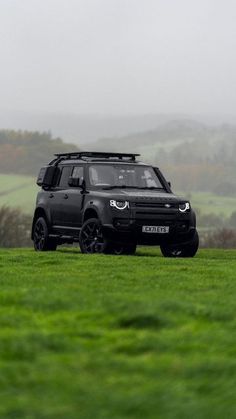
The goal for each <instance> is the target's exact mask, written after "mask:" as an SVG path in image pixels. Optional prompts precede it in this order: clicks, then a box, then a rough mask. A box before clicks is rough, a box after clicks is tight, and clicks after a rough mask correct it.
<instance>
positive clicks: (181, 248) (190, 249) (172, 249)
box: [160, 230, 199, 258]
mask: <svg viewBox="0 0 236 419" xmlns="http://www.w3.org/2000/svg"><path fill="white" fill-rule="evenodd" d="M198 247H199V236H198V232H197V230H196V231H195V234H194V236H193V238H192V240H191V241H190V242H188V243H186V244H181V243H180V244H168V245H166V244H163V245H161V246H160V248H161V252H162V254H163V256H165V257H169V258H170V257H172V258H192V257H194V256H195V255H196V253H197V251H198Z"/></svg>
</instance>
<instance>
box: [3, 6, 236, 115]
mask: <svg viewBox="0 0 236 419" xmlns="http://www.w3.org/2000/svg"><path fill="white" fill-rule="evenodd" d="M235 51H236V1H235V0H0V57H1V61H0V75H1V77H0V97H1V102H0V109H2V110H3V109H6V110H25V111H43V112H45V111H46V112H68V113H69V112H73V113H83V114H84V113H102V114H125V113H149V112H152V113H169V112H180V113H181V112H187V113H199V112H200V113H204V112H207V113H224V114H226V113H230V114H235V109H236V94H235V92H236V56H235Z"/></svg>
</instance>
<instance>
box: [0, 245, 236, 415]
mask: <svg viewBox="0 0 236 419" xmlns="http://www.w3.org/2000/svg"><path fill="white" fill-rule="evenodd" d="M235 271H236V251H222V250H214V251H213V250H212V251H210V250H201V251H200V252H199V254H198V256H197V257H196V258H194V259H192V260H184V259H176V260H175V259H173V260H171V259H164V258H162V257H161V256H160V254H159V251H158V250H156V249H150V248H146V249H144V248H143V249H139V250H138V253H137V255H136V256H126V257H125V256H105V255H93V256H88V255H81V254H80V253H79V252H78V251H77V249H73V248H71V249H61V250H59V251H57V252H55V253H53V252H50V253H45V254H43V253H41V254H37V253H35V252H34V251H33V250H31V249H28V250H24V249H23V250H1V251H0V282H1V293H0V417H1V418H4V419H8V418H9V419H10V418H16V419H51V418H53V419H54V418H55V419H62V418H63V419H78V418H79V419H85V418H86V419H95V418H96V419H125V418H133V419H143V418H148V419H149V418H151V419H158V418H160V419H163V418H165V419H170V418H171V419H172V418H175V419H183V418H184V419H185V418H186V419H189V418H196V419H199V418H200V419H205V418H206V419H209V418H214V419H218V418H219V419H222V418H229V419H230V418H232V419H233V418H235V417H236V404H235V387H236V334H235V327H236V279H235Z"/></svg>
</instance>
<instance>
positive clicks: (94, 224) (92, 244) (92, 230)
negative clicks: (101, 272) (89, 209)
mask: <svg viewBox="0 0 236 419" xmlns="http://www.w3.org/2000/svg"><path fill="white" fill-rule="evenodd" d="M79 242H80V249H81V252H82V253H104V252H105V250H106V248H107V246H108V242H107V240H106V239H105V238H104V236H103V234H102V227H101V223H100V221H99V220H98V219H97V218H90V219H89V220H87V221H85V223H84V224H83V226H82V228H81V231H80V236H79Z"/></svg>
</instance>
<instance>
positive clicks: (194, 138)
mask: <svg viewBox="0 0 236 419" xmlns="http://www.w3.org/2000/svg"><path fill="white" fill-rule="evenodd" d="M90 148H91V149H96V150H103V151H105V150H111V151H120V150H122V151H126V152H136V153H140V154H141V158H142V159H143V160H145V161H147V162H150V163H153V164H154V165H157V166H159V167H160V168H161V169H163V170H164V172H165V173H166V175H167V176H168V177H169V178H170V180H171V179H174V181H175V187H176V188H177V189H182V190H185V191H188V192H190V191H208V192H209V191H210V192H215V193H217V194H219V195H229V196H231V195H232V194H233V195H235V196H236V162H235V157H234V156H235V154H236V126H235V125H226V124H225V125H219V126H214V127H213V126H208V125H205V124H202V123H199V122H197V121H192V120H176V121H169V122H167V123H165V124H162V125H159V126H158V127H157V128H156V129H155V130H151V131H150V130H149V131H145V132H141V133H140V132H139V133H133V134H130V135H128V136H125V137H116V138H105V139H101V140H99V141H97V142H96V143H93V144H91V145H90Z"/></svg>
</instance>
